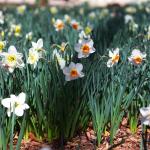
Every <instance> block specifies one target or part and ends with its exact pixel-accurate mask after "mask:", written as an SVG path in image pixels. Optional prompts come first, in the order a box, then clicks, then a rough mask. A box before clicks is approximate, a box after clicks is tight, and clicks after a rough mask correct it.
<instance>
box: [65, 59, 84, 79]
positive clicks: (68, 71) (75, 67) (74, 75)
mask: <svg viewBox="0 0 150 150" xmlns="http://www.w3.org/2000/svg"><path fill="white" fill-rule="evenodd" d="M82 70H83V65H82V64H80V63H77V64H75V63H74V62H71V63H70V64H69V66H68V67H64V68H63V73H64V74H65V80H66V81H71V80H75V79H78V78H82V77H84V73H83V72H82Z"/></svg>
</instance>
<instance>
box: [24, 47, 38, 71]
mask: <svg viewBox="0 0 150 150" xmlns="http://www.w3.org/2000/svg"><path fill="white" fill-rule="evenodd" d="M39 59H40V55H39V52H38V51H36V50H34V49H32V48H31V49H29V56H28V60H27V63H28V64H31V65H33V67H34V68H35V67H36V66H37V63H38V61H39Z"/></svg>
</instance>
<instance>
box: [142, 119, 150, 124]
mask: <svg viewBox="0 0 150 150" xmlns="http://www.w3.org/2000/svg"><path fill="white" fill-rule="evenodd" d="M141 123H142V124H144V125H150V120H149V119H146V118H142V119H141Z"/></svg>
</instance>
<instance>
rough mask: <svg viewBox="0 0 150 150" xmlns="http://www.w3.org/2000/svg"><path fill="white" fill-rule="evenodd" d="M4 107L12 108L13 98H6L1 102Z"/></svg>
mask: <svg viewBox="0 0 150 150" xmlns="http://www.w3.org/2000/svg"><path fill="white" fill-rule="evenodd" d="M1 103H2V105H3V106H4V107H6V108H10V107H11V98H5V99H3V100H2V101H1Z"/></svg>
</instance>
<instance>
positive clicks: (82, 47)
mask: <svg viewBox="0 0 150 150" xmlns="http://www.w3.org/2000/svg"><path fill="white" fill-rule="evenodd" d="M93 45H94V42H93V40H92V39H89V40H82V41H80V43H78V44H76V45H75V51H76V52H78V58H86V57H88V56H89V55H90V54H91V53H94V52H95V48H94V47H93Z"/></svg>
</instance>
